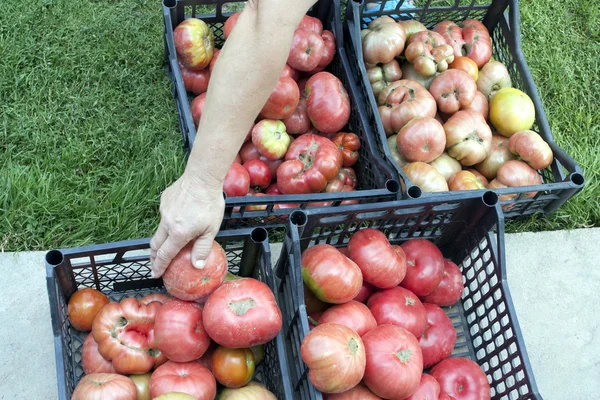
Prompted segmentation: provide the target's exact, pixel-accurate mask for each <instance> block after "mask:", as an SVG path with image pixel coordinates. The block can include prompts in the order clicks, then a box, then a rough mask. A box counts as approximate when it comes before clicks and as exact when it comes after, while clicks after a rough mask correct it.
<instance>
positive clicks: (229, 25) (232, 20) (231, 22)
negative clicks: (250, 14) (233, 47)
mask: <svg viewBox="0 0 600 400" xmlns="http://www.w3.org/2000/svg"><path fill="white" fill-rule="evenodd" d="M241 13H242V12H241V11H238V12H236V13H235V14H233V15H231V16H230V17H229V18H227V20H225V23H224V24H223V36H224V37H225V40H227V38H228V37H229V34H230V33H231V31H232V30H233V27H234V26H235V24H236V23H237V20H238V18H239V17H240V14H241Z"/></svg>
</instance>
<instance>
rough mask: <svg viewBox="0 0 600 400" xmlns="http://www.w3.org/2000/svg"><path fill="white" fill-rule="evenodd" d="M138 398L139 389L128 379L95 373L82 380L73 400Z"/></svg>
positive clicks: (132, 399)
mask: <svg viewBox="0 0 600 400" xmlns="http://www.w3.org/2000/svg"><path fill="white" fill-rule="evenodd" d="M136 398H137V389H136V387H135V384H134V383H133V381H132V380H131V379H129V378H128V377H126V376H123V375H118V374H101V373H93V374H89V375H86V376H84V377H83V378H81V381H79V383H78V384H77V387H76V388H75V391H74V392H73V396H72V397H71V400H107V399H115V400H136Z"/></svg>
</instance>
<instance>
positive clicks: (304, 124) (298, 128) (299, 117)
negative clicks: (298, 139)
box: [283, 97, 312, 135]
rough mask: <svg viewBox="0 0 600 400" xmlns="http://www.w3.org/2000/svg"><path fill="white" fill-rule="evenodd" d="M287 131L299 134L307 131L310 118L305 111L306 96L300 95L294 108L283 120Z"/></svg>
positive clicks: (309, 126)
mask: <svg viewBox="0 0 600 400" xmlns="http://www.w3.org/2000/svg"><path fill="white" fill-rule="evenodd" d="M283 123H284V124H285V128H286V130H287V133H289V134H291V135H299V134H301V133H305V132H307V131H308V130H309V129H310V128H311V126H312V125H311V123H310V118H308V112H307V111H306V97H300V100H299V101H298V105H297V106H296V109H295V110H294V112H293V113H292V115H290V116H289V117H287V118H285V119H284V120H283Z"/></svg>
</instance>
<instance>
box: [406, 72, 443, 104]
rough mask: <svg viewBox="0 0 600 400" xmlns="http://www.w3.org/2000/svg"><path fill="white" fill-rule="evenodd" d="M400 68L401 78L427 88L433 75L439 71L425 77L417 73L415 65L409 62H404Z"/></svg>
mask: <svg viewBox="0 0 600 400" xmlns="http://www.w3.org/2000/svg"><path fill="white" fill-rule="evenodd" d="M400 70H401V71H402V78H404V79H406V80H409V81H413V82H417V83H418V84H419V85H421V86H423V87H424V88H425V89H427V90H429V87H430V86H431V82H433V80H434V79H435V77H436V76H438V75H439V73H437V72H436V73H435V74H433V75H432V76H429V77H425V76H423V75H421V74H419V73H418V72H417V71H416V70H415V66H414V65H412V64H411V63H404V64H403V65H402V66H401V67H400ZM436 107H437V106H436Z"/></svg>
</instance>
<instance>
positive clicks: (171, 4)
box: [163, 0, 177, 8]
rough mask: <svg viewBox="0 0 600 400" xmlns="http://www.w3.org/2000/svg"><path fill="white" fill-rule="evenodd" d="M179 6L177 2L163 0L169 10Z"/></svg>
mask: <svg viewBox="0 0 600 400" xmlns="http://www.w3.org/2000/svg"><path fill="white" fill-rule="evenodd" d="M176 4H177V0H163V5H164V6H165V7H167V8H173V7H175V5H176Z"/></svg>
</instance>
